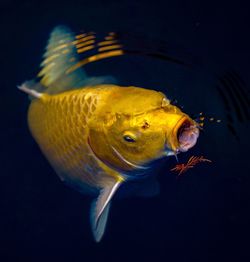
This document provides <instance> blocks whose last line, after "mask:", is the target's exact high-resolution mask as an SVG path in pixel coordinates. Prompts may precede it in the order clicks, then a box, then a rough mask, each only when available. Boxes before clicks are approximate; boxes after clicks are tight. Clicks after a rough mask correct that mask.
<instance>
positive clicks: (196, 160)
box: [171, 156, 212, 176]
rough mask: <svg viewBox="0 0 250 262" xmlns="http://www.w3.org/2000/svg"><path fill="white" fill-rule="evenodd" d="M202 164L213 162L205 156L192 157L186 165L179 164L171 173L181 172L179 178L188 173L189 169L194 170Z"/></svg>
mask: <svg viewBox="0 0 250 262" xmlns="http://www.w3.org/2000/svg"><path fill="white" fill-rule="evenodd" d="M201 162H209V163H211V162H212V161H211V160H209V159H206V158H204V157H203V156H191V157H190V158H189V160H188V162H187V163H186V164H177V165H176V166H175V167H174V168H172V169H171V171H175V172H179V173H178V176H180V175H181V174H183V173H184V172H186V171H187V170H188V169H190V168H193V167H194V166H195V165H196V164H198V163H201Z"/></svg>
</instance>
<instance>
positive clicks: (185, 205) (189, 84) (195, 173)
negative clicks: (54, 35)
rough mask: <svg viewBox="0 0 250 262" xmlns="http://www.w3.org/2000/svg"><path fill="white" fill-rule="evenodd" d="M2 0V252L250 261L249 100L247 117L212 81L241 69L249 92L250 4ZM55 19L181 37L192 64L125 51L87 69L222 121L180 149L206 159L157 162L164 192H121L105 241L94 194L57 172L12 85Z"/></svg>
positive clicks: (35, 61)
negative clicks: (179, 170) (94, 212)
mask: <svg viewBox="0 0 250 262" xmlns="http://www.w3.org/2000/svg"><path fill="white" fill-rule="evenodd" d="M0 10H1V11H0V12H1V13H0V25H1V41H0V42H1V44H0V45H1V95H0V99H1V103H0V106H1V140H0V141H1V147H0V152H1V158H0V159H1V172H0V177H1V183H0V205H1V209H0V210H1V216H0V257H1V261H45V260H46V261H51V260H52V259H53V260H54V261H170V262H174V261H182V262H184V261H202V262H204V261H213V262H214V261H240V262H241V261H249V260H248V259H249V233H250V230H249V229H250V212H249V209H250V177H249V176H250V173H249V121H248V120H247V117H246V116H245V115H246V111H247V110H248V111H249V106H245V108H244V107H242V103H241V102H239V100H237V102H238V103H239V105H240V112H241V114H242V115H243V118H240V117H239V115H237V108H235V106H231V107H230V109H231V110H229V111H228V109H227V108H226V105H225V103H224V102H223V99H222V97H220V95H219V93H218V89H216V87H218V86H219V85H220V86H223V79H227V77H228V72H229V73H230V72H234V75H235V74H236V75H237V76H239V79H240V80H238V81H236V84H234V85H236V86H237V87H236V89H237V88H238V89H239V88H241V87H242V88H244V90H245V92H246V93H245V94H246V95H245V97H246V96H247V94H248V95H249V88H250V75H249V60H250V48H249V46H250V38H249V24H250V19H249V7H248V5H247V4H246V3H244V2H243V1H242V2H241V1H237V2H236V1H230V2H228V1H220V3H211V1H184V0H183V1H180V0H178V1H152V2H150V1H111V0H109V1H101V0H96V1H67V2H66V1H60V2H58V3H52V1H46V0H44V1H39V2H38V3H35V2H33V1H29V0H27V1H14V0H13V1H11V0H10V1H7V0H2V1H1V3H0ZM58 24H65V25H68V26H70V27H72V28H73V30H76V31H78V30H80V29H85V30H86V31H96V32H100V33H104V32H108V31H119V32H121V33H122V34H123V35H125V36H126V34H128V35H131V33H132V34H133V35H137V36H138V35H139V36H143V38H144V39H145V38H146V39H150V41H151V42H150V43H152V44H150V48H152V49H155V48H156V49H157V48H159V46H162V45H165V43H168V44H169V43H171V45H172V46H174V47H176V50H175V48H173V49H174V50H172V49H171V52H172V51H174V53H177V54H178V55H180V56H181V57H183V59H187V60H189V61H192V63H194V64H195V66H194V67H192V68H186V67H183V66H179V65H176V64H171V63H168V62H167V61H164V60H159V59H154V58H148V57H145V56H136V57H133V56H130V57H126V58H125V57H120V58H114V59H110V60H107V61H105V62H104V61H103V62H100V63H94V64H91V65H89V66H88V67H86V70H87V72H88V73H89V74H92V75H98V74H100V75H107V74H110V75H114V76H115V77H116V78H117V79H118V82H119V83H120V84H123V85H136V86H142V87H146V88H151V89H157V90H162V91H164V92H165V93H166V95H168V96H170V98H171V99H177V100H178V103H179V105H183V106H184V110H185V111H187V112H188V113H192V114H197V113H199V112H201V111H203V112H204V113H206V114H207V115H210V116H211V115H212V116H215V117H217V118H219V119H222V120H223V121H222V122H221V123H220V124H216V123H208V124H207V125H206V128H205V129H204V132H202V134H201V137H200V140H199V143H198V145H197V147H196V148H195V149H193V150H192V151H191V152H188V153H187V154H183V155H181V156H180V161H181V162H185V161H187V159H188V158H189V157H190V156H191V155H193V154H194V155H204V156H205V157H207V158H209V159H211V160H212V161H213V163H212V164H200V165H198V166H197V167H195V168H194V169H193V170H191V171H189V172H187V173H186V174H185V175H184V176H182V177H179V178H178V179H177V178H176V176H175V175H174V174H173V173H171V172H170V171H169V170H170V168H172V167H173V166H174V165H175V160H174V159H170V160H169V161H167V162H166V163H164V164H162V166H161V168H160V169H159V170H158V171H157V176H158V177H159V181H160V184H161V193H160V195H158V196H157V197H155V198H149V199H140V198H128V199H123V200H118V199H115V201H114V202H113V205H112V210H111V215H110V220H109V224H108V228H107V232H106V234H105V237H104V238H103V240H102V242H101V243H99V244H96V243H94V241H93V239H92V236H91V232H90V227H89V214H88V211H89V204H90V198H88V197H85V196H83V195H80V194H79V193H77V192H75V191H73V190H72V189H70V188H68V187H66V186H65V185H63V184H62V183H61V182H60V180H59V179H58V177H57V176H56V175H55V173H54V171H53V170H52V168H51V167H50V165H49V164H48V162H47V160H46V159H45V158H44V156H43V155H42V154H41V152H40V150H39V148H38V146H37V144H36V143H35V142H34V140H33V139H32V137H31V135H30V133H29V130H28V127H27V123H26V113H27V108H28V105H29V101H28V99H27V97H26V96H25V95H24V94H22V93H21V92H18V91H17V89H16V85H17V84H20V83H22V82H23V81H24V80H27V79H31V78H33V77H34V76H35V74H36V73H37V72H38V65H39V63H40V62H41V56H42V52H43V50H44V47H45V44H46V41H47V39H48V35H49V32H50V31H51V30H52V28H53V27H54V26H56V25H58ZM145 41H146V42H147V41H148V40H145ZM145 41H142V42H143V43H145ZM219 79H222V80H221V81H219ZM239 86H240V87H239ZM222 88H224V87H222ZM238 89H237V90H238ZM243 102H244V101H243ZM228 114H229V118H228ZM230 116H231V120H230ZM230 124H232V126H233V130H232V128H231V129H230V127H229V126H230ZM228 125H229V126H228Z"/></svg>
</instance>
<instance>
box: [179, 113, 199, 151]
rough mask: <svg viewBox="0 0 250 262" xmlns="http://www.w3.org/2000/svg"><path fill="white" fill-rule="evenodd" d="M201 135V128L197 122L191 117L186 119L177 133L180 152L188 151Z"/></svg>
mask: <svg viewBox="0 0 250 262" xmlns="http://www.w3.org/2000/svg"><path fill="white" fill-rule="evenodd" d="M198 137H199V129H198V127H197V125H196V124H195V122H194V121H193V120H191V119H188V118H187V119H184V120H183V121H182V122H181V124H180V125H178V130H177V133H176V139H177V141H178V150H179V151H180V152H186V151H188V150H189V149H190V148H192V147H193V146H194V145H195V144H196V142H197V139H198Z"/></svg>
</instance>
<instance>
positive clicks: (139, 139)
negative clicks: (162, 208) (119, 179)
mask: <svg viewBox="0 0 250 262" xmlns="http://www.w3.org/2000/svg"><path fill="white" fill-rule="evenodd" d="M138 89H139V88H138ZM144 90H145V89H142V90H140V92H139V93H140V95H138V96H137V97H136V100H135V97H134V96H133V98H132V97H131V96H130V95H131V94H130V95H128V97H126V96H125V95H124V94H123V96H121V97H120V99H117V100H116V99H114V98H113V100H112V101H110V105H112V111H110V110H109V111H106V112H105V110H102V112H105V114H104V115H105V116H104V115H103V117H102V118H100V119H99V120H98V127H96V126H95V127H94V128H92V129H91V130H90V136H89V143H90V146H91V148H92V150H93V152H94V153H95V155H96V156H97V157H98V158H99V159H101V160H102V161H103V162H105V163H107V164H108V165H109V166H112V167H114V168H115V169H118V170H120V171H121V172H130V171H143V170H145V169H148V168H150V167H151V166H152V163H153V162H154V161H155V160H157V159H160V158H162V157H165V156H170V155H174V154H177V153H179V152H186V151H187V150H189V149H190V148H191V147H193V146H194V145H195V144H196V141H197V138H198V136H199V129H198V125H197V123H196V122H195V121H194V120H192V119H191V118H190V117H189V116H188V115H187V114H185V113H183V112H182V111H181V110H180V109H179V108H178V107H176V106H174V105H172V104H171V103H170V101H169V100H168V99H167V98H166V96H165V95H164V94H162V93H160V92H156V91H153V90H145V91H144ZM131 91H134V90H131ZM131 99H132V100H134V101H132V104H131Z"/></svg>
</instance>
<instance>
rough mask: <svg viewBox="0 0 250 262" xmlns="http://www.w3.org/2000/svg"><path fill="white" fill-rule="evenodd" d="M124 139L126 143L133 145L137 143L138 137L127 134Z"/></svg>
mask: <svg viewBox="0 0 250 262" xmlns="http://www.w3.org/2000/svg"><path fill="white" fill-rule="evenodd" d="M123 139H124V140H125V141H126V142H129V143H133V142H135V141H136V137H135V135H134V134H133V133H131V132H125V133H124V134H123Z"/></svg>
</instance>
